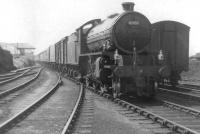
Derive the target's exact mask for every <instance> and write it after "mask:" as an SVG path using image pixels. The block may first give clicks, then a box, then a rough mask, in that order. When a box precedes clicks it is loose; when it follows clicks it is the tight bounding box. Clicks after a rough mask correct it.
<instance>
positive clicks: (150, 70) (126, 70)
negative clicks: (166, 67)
mask: <svg viewBox="0 0 200 134" xmlns="http://www.w3.org/2000/svg"><path fill="white" fill-rule="evenodd" d="M158 68H159V67H158V66H145V67H140V66H137V67H133V66H118V67H116V68H115V69H114V72H113V73H114V75H115V76H117V77H119V78H125V77H134V78H136V77H137V76H140V77H141V76H147V77H151V76H154V77H155V76H157V77H159V74H158Z"/></svg>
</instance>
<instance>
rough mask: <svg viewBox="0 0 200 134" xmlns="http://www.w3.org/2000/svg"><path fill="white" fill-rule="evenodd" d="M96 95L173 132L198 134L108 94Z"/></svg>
mask: <svg viewBox="0 0 200 134" xmlns="http://www.w3.org/2000/svg"><path fill="white" fill-rule="evenodd" d="M89 89H90V90H91V89H92V88H89ZM92 90H93V91H94V89H92ZM95 92H96V91H95ZM96 93H97V94H99V95H101V96H103V97H106V98H107V99H110V100H111V101H113V102H115V103H117V104H119V105H121V106H123V107H126V108H127V109H128V110H132V111H133V112H135V113H138V114H139V115H141V116H144V117H146V118H148V119H151V120H152V121H154V122H156V123H159V124H160V125H162V126H165V127H167V128H170V129H171V130H173V131H175V132H179V133H182V134H199V133H198V132H196V131H194V130H192V129H190V128H187V127H185V126H183V125H180V124H178V123H176V122H174V121H171V120H168V119H166V118H164V117H162V116H160V115H157V114H155V113H152V112H150V111H148V110H146V109H144V108H141V107H139V106H136V105H134V104H131V103H129V102H126V101H124V100H121V99H118V98H117V99H114V98H112V97H111V95H109V94H105V93H101V92H100V91H99V92H96ZM166 104H167V101H166ZM168 104H172V103H168ZM176 106H178V105H176ZM190 110H191V111H192V109H190ZM194 111H195V110H194Z"/></svg>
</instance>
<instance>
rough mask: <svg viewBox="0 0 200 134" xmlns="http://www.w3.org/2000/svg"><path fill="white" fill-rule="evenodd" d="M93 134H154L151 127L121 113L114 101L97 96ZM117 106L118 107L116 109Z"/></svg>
mask: <svg viewBox="0 0 200 134" xmlns="http://www.w3.org/2000/svg"><path fill="white" fill-rule="evenodd" d="M95 106H96V109H95V113H94V123H93V124H94V125H93V134H152V133H153V132H152V131H151V130H150V129H147V128H145V127H144V126H143V125H140V124H139V123H138V122H137V121H134V120H132V121H130V120H129V119H128V118H127V117H125V116H123V115H122V114H120V113H119V112H118V111H117V109H118V108H119V107H118V105H117V106H115V105H114V104H113V103H111V102H109V101H106V100H105V99H102V98H101V97H98V96H97V97H96V99H95ZM116 108H117V109H116Z"/></svg>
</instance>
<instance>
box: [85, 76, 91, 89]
mask: <svg viewBox="0 0 200 134" xmlns="http://www.w3.org/2000/svg"><path fill="white" fill-rule="evenodd" d="M85 85H86V87H89V86H90V82H89V79H88V78H86V79H85Z"/></svg>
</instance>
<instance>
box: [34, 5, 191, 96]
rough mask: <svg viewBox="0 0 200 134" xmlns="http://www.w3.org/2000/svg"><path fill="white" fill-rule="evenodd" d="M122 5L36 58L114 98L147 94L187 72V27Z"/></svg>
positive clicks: (90, 22) (151, 93) (131, 6)
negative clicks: (120, 9)
mask: <svg viewBox="0 0 200 134" xmlns="http://www.w3.org/2000/svg"><path fill="white" fill-rule="evenodd" d="M122 6H123V9H124V12H123V13H121V14H112V15H110V16H109V17H108V18H107V19H105V20H100V19H94V20H91V21H88V22H86V23H85V24H83V25H82V26H80V27H79V28H77V29H76V32H74V33H72V34H71V35H70V36H66V37H64V38H63V39H61V40H60V41H59V42H57V43H56V44H55V45H52V46H50V47H49V48H48V49H47V50H46V51H44V52H42V53H40V54H38V55H37V56H36V59H37V60H38V61H40V62H41V63H45V64H46V65H48V66H51V67H53V68H56V69H57V70H59V71H60V72H62V73H64V74H68V75H70V76H73V77H78V78H80V80H81V81H83V82H85V84H86V85H87V86H93V87H94V88H95V89H96V90H100V91H101V92H109V93H110V94H112V95H113V97H114V98H116V97H119V96H120V95H122V94H132V93H133V94H136V95H137V96H139V97H145V98H152V97H153V96H154V95H155V94H156V89H157V88H158V84H159V83H161V82H163V81H169V82H171V84H173V85H176V84H177V82H178V80H180V73H181V72H183V71H187V70H188V64H189V29H190V28H189V27H188V26H186V25H185V24H182V23H180V22H175V21H160V22H157V23H154V24H151V22H150V21H149V20H148V18H147V17H146V16H144V15H143V14H141V13H139V12H136V11H134V3H132V2H125V3H123V4H122Z"/></svg>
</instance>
